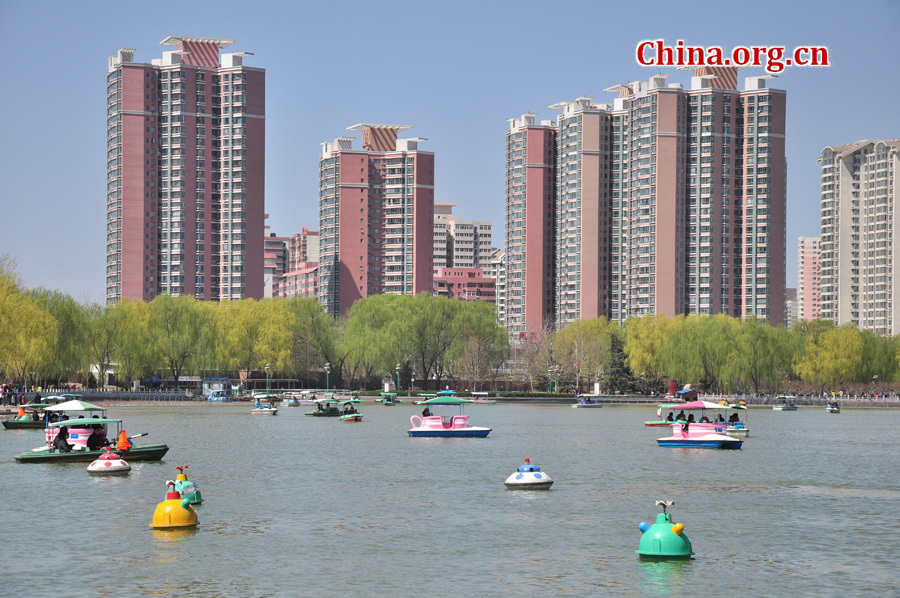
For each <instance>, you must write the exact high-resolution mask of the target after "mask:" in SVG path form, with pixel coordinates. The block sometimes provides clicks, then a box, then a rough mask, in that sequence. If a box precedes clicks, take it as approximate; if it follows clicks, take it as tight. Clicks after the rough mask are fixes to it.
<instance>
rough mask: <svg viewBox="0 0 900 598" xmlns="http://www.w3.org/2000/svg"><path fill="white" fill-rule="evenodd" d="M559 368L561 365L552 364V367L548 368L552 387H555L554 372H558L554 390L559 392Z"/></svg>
mask: <svg viewBox="0 0 900 598" xmlns="http://www.w3.org/2000/svg"><path fill="white" fill-rule="evenodd" d="M559 370H560V366H559V365H551V366H550V368H549V369H548V370H547V371H548V372H549V373H550V387H551V389H553V374H554V372H555V373H556V390H554V392H557V393H558V392H559Z"/></svg>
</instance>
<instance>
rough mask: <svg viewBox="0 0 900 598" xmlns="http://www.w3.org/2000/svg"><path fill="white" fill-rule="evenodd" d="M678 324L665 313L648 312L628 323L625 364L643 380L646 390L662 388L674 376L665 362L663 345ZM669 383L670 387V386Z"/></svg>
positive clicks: (626, 327) (626, 324)
mask: <svg viewBox="0 0 900 598" xmlns="http://www.w3.org/2000/svg"><path fill="white" fill-rule="evenodd" d="M676 324H677V322H676V320H674V319H673V318H669V317H667V316H666V315H665V314H648V315H645V316H641V317H639V318H629V319H628V320H627V321H626V322H625V347H624V350H625V355H626V358H625V363H626V365H628V367H629V368H631V371H632V372H633V373H634V375H635V376H637V377H638V378H639V379H642V380H643V383H644V385H645V388H643V389H642V390H644V391H646V390H647V387H649V388H660V387H661V386H663V385H665V381H666V379H667V378H668V377H669V376H673V375H674V373H670V372H667V371H666V368H665V365H664V364H663V347H665V346H666V342H667V340H668V338H669V332H670V330H672V328H673V327H674V326H675V325H676ZM665 386H666V390H668V385H665Z"/></svg>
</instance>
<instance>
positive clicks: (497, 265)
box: [484, 249, 507, 325]
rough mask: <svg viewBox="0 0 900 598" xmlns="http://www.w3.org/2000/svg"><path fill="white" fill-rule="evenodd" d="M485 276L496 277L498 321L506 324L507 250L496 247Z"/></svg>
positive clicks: (495, 291)
mask: <svg viewBox="0 0 900 598" xmlns="http://www.w3.org/2000/svg"><path fill="white" fill-rule="evenodd" d="M484 274H485V276H487V277H489V278H493V279H494V293H495V299H494V301H495V302H496V304H497V321H498V322H500V324H501V325H506V297H507V292H506V251H505V250H503V249H495V250H494V253H493V255H492V256H491V260H490V262H488V266H487V268H486V269H485V271H484Z"/></svg>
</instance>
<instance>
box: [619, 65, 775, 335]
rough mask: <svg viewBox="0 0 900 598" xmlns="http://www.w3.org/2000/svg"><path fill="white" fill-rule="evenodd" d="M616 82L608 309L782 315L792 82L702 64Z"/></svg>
mask: <svg viewBox="0 0 900 598" xmlns="http://www.w3.org/2000/svg"><path fill="white" fill-rule="evenodd" d="M666 78H667V75H658V76H655V77H652V78H651V79H650V80H649V81H646V82H644V81H638V82H635V83H628V84H623V85H617V86H615V87H611V88H609V89H607V91H613V92H618V94H619V97H618V98H616V99H615V101H614V105H613V108H612V110H611V111H610V113H611V118H612V127H613V130H612V139H611V141H612V156H613V164H612V176H613V180H612V194H613V201H612V205H611V209H612V229H611V238H612V252H611V279H612V280H611V283H612V288H611V295H612V300H611V314H610V315H611V317H612V318H613V319H615V320H617V321H620V322H621V321H624V320H625V319H627V318H629V317H631V316H640V315H643V314H647V313H665V314H668V315H675V314H690V313H700V314H715V313H724V314H728V315H731V316H735V317H744V316H750V315H756V316H760V317H764V318H766V319H768V320H769V322H770V323H772V324H782V323H783V322H784V301H785V295H784V293H785V215H786V163H785V154H784V132H785V96H786V94H785V92H784V91H782V90H776V89H767V88H766V87H765V82H766V79H769V78H770V76H761V77H747V78H746V79H745V85H744V89H743V90H740V91H738V89H737V69H736V68H727V67H722V68H717V67H702V68H697V69H694V74H693V77H692V79H691V87H690V89H684V88H683V87H682V86H681V84H678V83H669V84H667V83H666Z"/></svg>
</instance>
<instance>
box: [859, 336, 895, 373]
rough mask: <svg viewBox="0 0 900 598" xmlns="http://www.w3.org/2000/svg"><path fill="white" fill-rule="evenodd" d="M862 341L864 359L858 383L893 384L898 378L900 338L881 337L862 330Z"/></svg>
mask: <svg viewBox="0 0 900 598" xmlns="http://www.w3.org/2000/svg"><path fill="white" fill-rule="evenodd" d="M859 335H860V340H861V341H862V358H861V359H860V363H859V372H857V374H856V376H855V378H856V381H857V382H861V383H867V382H871V381H872V380H880V381H882V382H891V381H893V380H895V379H896V378H897V373H898V371H900V370H898V363H897V355H898V351H900V337H897V336H894V337H889V336H880V335H878V334H875V333H874V332H872V331H871V330H860V331H859Z"/></svg>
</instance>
